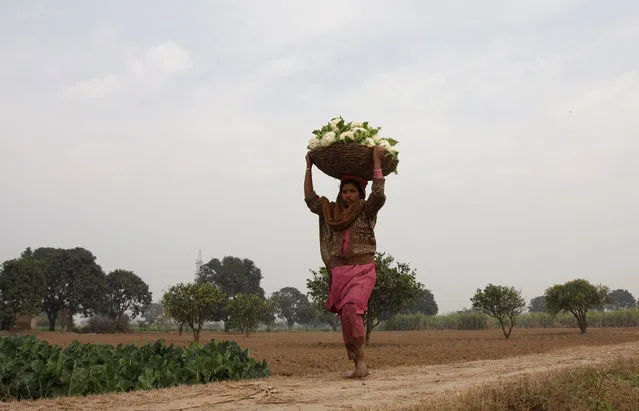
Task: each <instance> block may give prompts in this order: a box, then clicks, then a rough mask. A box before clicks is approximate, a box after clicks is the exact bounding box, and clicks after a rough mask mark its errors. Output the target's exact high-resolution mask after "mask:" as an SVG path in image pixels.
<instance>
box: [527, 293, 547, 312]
mask: <svg viewBox="0 0 639 411" xmlns="http://www.w3.org/2000/svg"><path fill="white" fill-rule="evenodd" d="M528 311H530V312H531V313H545V312H546V296H545V295H540V296H538V297H535V298H533V299H532V300H530V305H529V306H528Z"/></svg>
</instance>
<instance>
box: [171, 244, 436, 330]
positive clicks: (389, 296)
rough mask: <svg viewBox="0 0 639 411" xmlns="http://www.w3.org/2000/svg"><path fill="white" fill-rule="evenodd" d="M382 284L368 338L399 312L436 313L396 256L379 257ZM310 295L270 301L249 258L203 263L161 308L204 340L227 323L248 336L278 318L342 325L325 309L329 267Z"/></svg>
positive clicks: (284, 292) (316, 277)
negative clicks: (205, 332)
mask: <svg viewBox="0 0 639 411" xmlns="http://www.w3.org/2000/svg"><path fill="white" fill-rule="evenodd" d="M375 261H376V264H377V284H376V286H375V289H374V291H373V293H372V295H371V298H370V302H369V309H368V312H367V314H366V316H365V323H366V338H367V341H368V340H369V339H370V334H371V332H372V330H373V329H374V328H375V327H376V326H377V325H379V323H380V321H382V320H384V319H386V318H390V317H391V316H393V315H395V314H399V313H406V314H408V313H423V314H429V315H434V314H437V311H438V308H437V303H436V302H435V299H434V296H433V295H432V293H431V292H430V291H429V290H427V289H425V288H424V286H423V285H422V284H420V283H419V282H417V281H416V279H415V271H414V270H411V268H410V267H409V265H408V264H405V263H397V264H396V265H393V263H394V258H393V257H392V256H390V255H387V254H385V253H377V254H376V256H375ZM311 273H312V276H311V278H309V279H308V280H307V287H308V289H309V290H310V292H309V295H308V296H307V295H305V294H303V293H301V292H300V291H299V290H298V289H296V288H294V287H284V288H282V289H281V290H279V291H276V292H274V293H273V294H272V295H271V296H270V297H269V298H266V297H265V295H264V291H263V289H262V288H261V286H260V281H261V279H262V275H261V272H260V270H259V268H257V267H256V266H255V264H254V263H253V262H252V261H251V260H248V259H239V258H237V257H224V259H222V260H218V259H213V260H211V261H210V262H209V263H207V264H204V265H203V266H202V267H201V269H200V272H199V273H198V274H197V275H196V278H195V280H194V281H193V282H189V283H180V284H177V285H174V286H172V287H171V288H170V289H169V290H168V291H166V292H165V294H164V296H163V299H162V304H163V306H164V312H165V315H166V316H168V317H170V318H172V319H173V321H175V323H176V324H177V326H178V329H179V331H180V333H181V332H182V330H183V328H184V327H185V326H186V327H188V328H189V329H191V330H192V332H193V337H194V339H195V340H199V335H200V332H201V330H202V328H203V326H204V324H205V323H206V322H218V321H224V326H225V330H227V331H228V330H230V329H236V330H240V331H241V332H243V333H245V334H246V335H247V336H248V335H249V334H250V332H251V331H253V330H255V329H256V328H257V327H258V325H259V324H266V325H267V326H272V325H273V324H274V322H275V321H276V318H280V319H282V320H284V321H285V322H286V324H287V326H288V327H289V328H291V327H293V325H294V324H296V323H298V324H302V325H308V324H318V323H324V324H328V325H330V326H331V327H332V328H333V329H334V330H337V329H338V327H339V319H338V318H337V316H336V315H335V314H331V313H328V312H327V311H326V309H325V308H324V303H325V301H326V296H327V295H328V273H327V272H326V269H325V268H324V267H322V268H320V269H319V270H318V271H311Z"/></svg>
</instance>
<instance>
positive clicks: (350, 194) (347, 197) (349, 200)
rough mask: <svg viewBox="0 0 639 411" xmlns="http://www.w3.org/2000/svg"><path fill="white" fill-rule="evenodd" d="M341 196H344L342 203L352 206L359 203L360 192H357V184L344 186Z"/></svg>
mask: <svg viewBox="0 0 639 411" xmlns="http://www.w3.org/2000/svg"><path fill="white" fill-rule="evenodd" d="M340 195H341V196H342V201H343V202H344V203H345V204H346V205H351V204H353V203H355V202H357V201H359V191H358V190H357V187H355V184H352V183H346V184H344V187H342V191H341V193H340Z"/></svg>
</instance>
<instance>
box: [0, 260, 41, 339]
mask: <svg viewBox="0 0 639 411" xmlns="http://www.w3.org/2000/svg"><path fill="white" fill-rule="evenodd" d="M44 281H45V279H44V273H43V272H42V267H41V265H40V264H38V262H36V261H33V260H30V259H25V258H19V259H14V260H9V261H5V262H4V263H2V267H1V268H0V312H1V314H2V316H1V318H0V329H3V330H8V329H10V328H11V327H12V326H13V324H14V323H15V321H16V318H17V316H18V315H20V314H31V315H36V314H38V313H39V312H40V309H41V308H42V298H43V297H44V292H45V282H44Z"/></svg>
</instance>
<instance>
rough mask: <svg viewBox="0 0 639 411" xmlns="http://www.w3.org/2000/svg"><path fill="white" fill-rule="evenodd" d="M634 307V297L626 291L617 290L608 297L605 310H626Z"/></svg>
mask: <svg viewBox="0 0 639 411" xmlns="http://www.w3.org/2000/svg"><path fill="white" fill-rule="evenodd" d="M635 307H636V303H635V297H634V296H633V295H632V294H631V293H630V292H629V291H628V290H622V289H617V290H613V291H611V292H610V294H609V295H608V303H607V304H606V308H607V309H609V310H627V309H631V308H635Z"/></svg>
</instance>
